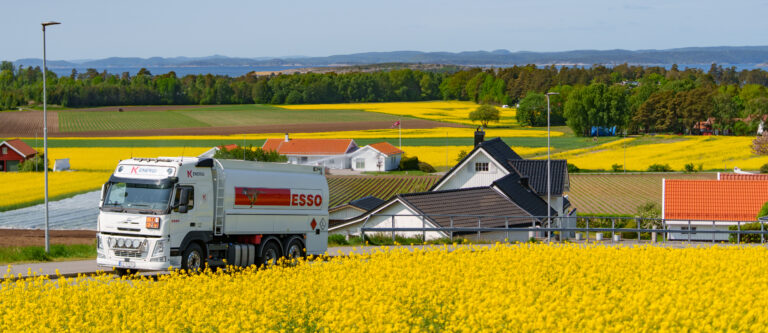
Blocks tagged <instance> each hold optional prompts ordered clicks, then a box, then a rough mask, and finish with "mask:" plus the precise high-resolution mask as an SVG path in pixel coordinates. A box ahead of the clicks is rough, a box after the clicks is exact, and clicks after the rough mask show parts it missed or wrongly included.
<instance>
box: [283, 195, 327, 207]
mask: <svg viewBox="0 0 768 333" xmlns="http://www.w3.org/2000/svg"><path fill="white" fill-rule="evenodd" d="M322 204H323V196H322V195H319V194H305V193H293V194H291V206H298V207H319V206H320V205H322Z"/></svg>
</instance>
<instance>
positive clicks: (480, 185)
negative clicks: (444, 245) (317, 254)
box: [329, 138, 575, 240]
mask: <svg viewBox="0 0 768 333" xmlns="http://www.w3.org/2000/svg"><path fill="white" fill-rule="evenodd" d="M538 162H539V161H529V160H523V159H522V158H520V156H519V155H517V154H516V153H515V152H514V151H513V150H512V149H511V148H510V147H509V146H508V145H506V144H505V143H504V142H503V141H501V139H499V138H496V139H493V140H489V141H486V142H483V141H482V140H479V141H478V142H477V145H476V147H475V149H473V151H472V152H470V153H469V154H468V155H467V157H466V158H464V159H463V160H462V161H460V162H459V164H458V165H457V166H456V167H454V168H453V169H451V171H449V172H448V173H447V174H446V175H445V176H444V177H443V178H441V179H440V180H439V181H438V182H437V183H436V184H435V185H434V186H433V187H432V188H431V189H430V190H429V191H427V192H420V193H410V194H400V195H396V196H394V197H392V198H391V199H389V200H388V201H386V202H384V203H382V204H381V205H379V206H377V207H376V208H374V209H371V210H369V211H368V212H366V213H365V214H363V215H360V216H358V217H353V218H349V219H347V220H332V221H331V223H330V224H329V231H330V232H331V233H332V234H333V233H336V234H346V235H359V234H360V231H361V230H360V228H362V227H363V225H365V226H366V227H368V228H377V227H381V228H387V227H390V228H391V227H392V226H393V225H394V226H395V227H419V228H420V227H422V225H423V226H425V227H449V226H451V223H453V227H461V226H464V225H465V224H466V225H467V226H471V227H477V226H478V223H480V225H481V226H482V227H503V226H504V225H505V223H509V226H511V227H516V226H519V227H526V228H527V227H531V226H535V225H541V224H542V222H544V221H543V220H546V218H543V219H542V217H543V216H546V215H547V202H546V161H543V162H544V163H538ZM560 162H562V163H560ZM565 166H566V163H565V161H553V163H552V170H553V177H552V197H553V201H552V210H551V211H550V215H551V216H553V217H557V216H567V217H575V210H570V211H568V209H569V208H570V203H569V201H568V199H567V197H565V196H563V193H564V192H565V191H566V189H567V187H568V173H567V168H566V167H565ZM542 167H543V168H544V169H543V170H540V169H541V168H542ZM521 170H525V172H526V173H527V174H530V175H532V176H533V177H530V176H528V175H526V174H525V173H523V171H521ZM556 174H557V176H556ZM542 181H543V185H542V184H541V183H542ZM542 189H543V191H544V194H543V197H542V194H541V193H540V192H541V191H542ZM392 215H397V216H395V217H394V219H393V218H392ZM449 215H453V216H449ZM459 215H464V216H459ZM467 215H472V216H473V217H469V216H467ZM482 216H486V217H485V222H483V217H482ZM491 216H505V218H498V217H497V218H493V217H491ZM422 218H423V221H422ZM478 219H479V220H480V221H478ZM470 220H471V221H470ZM457 223H458V224H457ZM555 223H557V222H555ZM563 223H564V224H566V225H571V224H575V218H567V219H563ZM402 234H403V235H405V236H419V235H421V232H404V233H402ZM426 236H427V238H428V239H433V238H440V237H447V236H448V234H447V233H446V232H444V231H435V232H429V233H427V235H426ZM465 236H466V237H467V238H475V237H476V236H477V235H476V233H471V234H467V235H465ZM481 237H482V238H483V239H486V240H503V239H504V238H508V237H509V239H510V240H525V239H528V237H529V235H528V233H527V231H525V232H523V231H520V232H512V233H511V234H507V233H506V232H492V233H485V234H482V235H481Z"/></svg>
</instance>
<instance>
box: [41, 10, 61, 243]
mask: <svg viewBox="0 0 768 333" xmlns="http://www.w3.org/2000/svg"><path fill="white" fill-rule="evenodd" d="M41 24H42V25H43V169H44V170H43V172H44V173H45V253H50V252H51V241H50V238H49V237H48V229H49V227H48V109H47V101H46V89H45V88H46V82H45V74H46V73H45V72H47V71H48V67H46V65H45V27H47V26H49V25H57V24H61V23H59V22H54V21H49V22H43V23H41Z"/></svg>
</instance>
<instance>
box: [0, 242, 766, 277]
mask: <svg viewBox="0 0 768 333" xmlns="http://www.w3.org/2000/svg"><path fill="white" fill-rule="evenodd" d="M573 243H577V244H579V243H580V244H584V242H583V241H581V242H573ZM593 243H594V242H593ZM597 244H600V245H604V246H638V245H649V244H650V243H649V241H642V242H640V243H638V242H637V241H636V240H626V241H621V242H619V243H612V242H611V241H605V242H602V243H597ZM713 245H716V246H761V245H760V244H745V245H737V244H728V243H725V244H723V243H716V244H713V243H710V242H694V243H691V244H688V243H687V242H677V241H673V242H665V243H656V246H663V247H670V248H686V247H709V246H713ZM462 246H468V245H458V247H462ZM476 246H482V247H491V246H493V245H492V244H480V245H476ZM397 247H399V248H409V249H410V248H422V247H423V246H421V245H415V246H405V245H402V246H397ZM381 248H382V247H381V246H357V247H354V246H341V247H330V248H328V255H329V256H331V257H337V256H348V255H349V254H350V253H352V252H355V253H370V252H375V251H378V250H380V249H381ZM390 248H393V247H390ZM451 248H453V246H451ZM56 270H58V274H61V275H62V276H68V277H71V276H77V275H78V274H94V273H97V272H99V271H107V270H108V268H105V267H99V266H97V265H96V259H90V260H72V261H57V262H46V263H29V264H16V265H12V266H11V273H12V274H13V277H19V275H21V277H27V276H31V275H38V276H39V275H48V276H50V277H51V278H55V277H56V276H57V272H56ZM0 274H2V275H5V274H6V272H2V273H0ZM149 274H152V273H151V272H149ZM0 280H2V276H0Z"/></svg>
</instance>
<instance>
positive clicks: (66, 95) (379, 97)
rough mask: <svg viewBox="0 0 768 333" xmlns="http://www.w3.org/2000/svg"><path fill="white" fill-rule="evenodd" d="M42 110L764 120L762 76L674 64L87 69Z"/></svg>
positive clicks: (19, 83)
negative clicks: (461, 112)
mask: <svg viewBox="0 0 768 333" xmlns="http://www.w3.org/2000/svg"><path fill="white" fill-rule="evenodd" d="M47 76H48V102H49V103H50V104H58V105H62V106H65V107H90V106H110V105H173V104H177V105H183V104H250V103H260V104H304V103H348V102H391V101H422V100H470V101H474V102H477V103H482V104H496V105H504V104H508V105H514V104H518V103H519V108H518V113H517V118H518V121H519V122H520V124H522V125H526V126H540V125H544V124H546V97H545V95H544V93H546V92H557V93H559V94H558V95H552V96H551V97H550V104H551V110H552V113H551V118H552V123H553V124H567V125H569V126H570V127H571V128H573V129H574V131H575V132H576V133H577V134H580V135H588V131H589V129H590V128H591V127H592V126H604V127H611V126H617V127H618V128H619V129H621V130H624V129H626V130H628V131H630V132H680V133H688V132H691V131H694V128H693V127H694V126H695V124H696V123H697V122H699V121H704V120H707V119H709V118H714V119H715V121H714V122H713V126H714V127H715V128H716V129H718V130H723V131H726V130H727V131H729V132H732V133H737V134H739V133H748V132H750V131H752V130H754V128H756V126H757V123H758V122H759V121H758V120H759V119H762V118H761V117H763V116H764V115H765V114H766V113H768V93H766V86H768V72H766V71H764V70H760V69H754V70H741V71H737V70H736V68H735V67H725V68H724V67H722V66H719V65H715V64H713V65H712V66H711V67H710V69H709V70H708V71H704V70H701V69H692V68H686V69H685V70H680V69H678V68H677V66H672V67H671V68H669V69H666V68H664V67H643V66H630V65H627V64H622V65H617V66H613V67H610V68H609V67H605V66H600V65H595V66H590V67H556V66H546V67H537V66H535V65H526V66H513V67H506V68H471V69H464V70H457V71H451V72H445V71H428V70H412V69H396V70H390V71H377V72H348V73H333V72H331V73H322V74H321V73H305V74H288V75H283V74H281V75H253V74H248V75H243V76H240V77H228V76H220V75H211V74H207V75H187V76H184V77H177V75H176V74H175V73H174V72H169V73H167V74H162V75H152V74H151V73H150V71H148V70H146V69H141V70H140V71H139V72H138V73H137V74H136V75H130V74H129V73H127V72H125V73H122V74H119V75H118V74H111V73H107V72H106V71H103V72H98V71H97V70H95V69H88V70H87V71H85V72H83V73H78V72H77V71H75V70H72V73H71V74H70V75H68V76H58V75H56V74H55V73H53V72H50V71H49V72H48V73H47ZM41 101H42V71H41V70H40V68H39V67H26V68H24V67H21V66H20V67H14V65H13V64H12V63H10V62H7V61H4V62H2V63H1V64H0V109H15V108H18V107H20V106H27V105H30V104H37V103H40V102H41Z"/></svg>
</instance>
